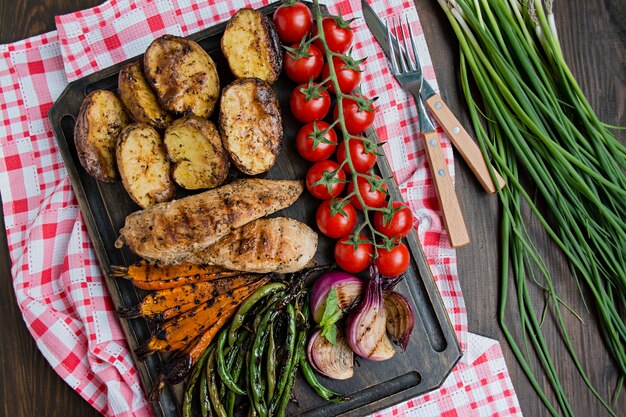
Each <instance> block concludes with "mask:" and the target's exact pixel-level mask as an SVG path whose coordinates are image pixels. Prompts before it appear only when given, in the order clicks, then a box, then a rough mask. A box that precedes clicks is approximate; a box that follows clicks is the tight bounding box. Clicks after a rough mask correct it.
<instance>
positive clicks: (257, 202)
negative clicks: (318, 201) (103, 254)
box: [115, 179, 303, 264]
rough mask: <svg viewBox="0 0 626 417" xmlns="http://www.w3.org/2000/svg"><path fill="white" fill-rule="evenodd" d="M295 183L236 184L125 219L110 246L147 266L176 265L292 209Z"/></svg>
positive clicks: (297, 191) (296, 194) (297, 184)
mask: <svg viewBox="0 0 626 417" xmlns="http://www.w3.org/2000/svg"><path fill="white" fill-rule="evenodd" d="M302 191H303V185H302V182H301V181H277V180H264V179H242V180H238V181H234V182H232V183H230V184H227V185H224V186H222V187H219V188H215V189H212V190H209V191H205V192H203V193H200V194H196V195H193V196H189V197H185V198H181V199H180V200H174V201H170V202H167V203H160V204H156V205H154V206H152V207H149V208H147V209H144V210H141V211H138V212H135V213H132V214H130V215H129V216H128V217H127V218H126V223H125V225H124V227H123V228H122V229H121V230H120V237H119V238H118V240H117V242H116V243H115V245H116V247H118V248H120V247H122V246H123V245H124V244H126V245H127V246H128V247H129V248H130V250H132V251H133V252H134V253H136V254H137V255H139V256H141V257H142V258H145V259H147V260H149V261H156V262H159V263H163V264H176V263H179V262H180V261H182V260H185V259H187V258H189V257H190V256H191V255H192V254H194V253H196V252H199V251H201V250H203V249H205V248H207V247H209V246H210V245H212V244H213V243H215V242H217V241H218V240H220V239H221V238H222V237H224V236H226V235H228V234H229V233H230V232H231V231H232V230H234V229H236V228H238V227H241V226H243V225H245V224H247V223H249V222H251V221H253V220H256V219H259V218H261V217H263V216H267V215H268V214H271V213H274V212H276V211H278V210H281V209H283V208H285V207H289V206H290V205H291V204H293V203H294V202H295V201H296V200H297V199H298V197H299V196H300V194H301V193H302Z"/></svg>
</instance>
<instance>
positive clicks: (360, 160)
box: [337, 138, 376, 174]
mask: <svg viewBox="0 0 626 417" xmlns="http://www.w3.org/2000/svg"><path fill="white" fill-rule="evenodd" d="M363 139H364V140H367V139H365V138H363ZM349 149H350V159H351V160H352V166H353V167H354V169H355V170H356V172H360V173H361V174H364V173H366V172H367V171H369V170H370V169H372V167H373V166H374V165H376V154H375V153H374V150H372V152H371V153H369V152H366V150H365V145H364V144H363V141H361V140H359V139H355V138H351V139H350V141H349ZM345 159H346V141H342V142H341V143H340V144H339V147H338V148H337V162H338V163H339V164H340V165H341V163H342V162H343V161H345ZM343 170H344V171H345V173H346V174H350V173H351V172H350V166H349V165H348V164H346V165H344V166H343Z"/></svg>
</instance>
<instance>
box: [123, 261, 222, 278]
mask: <svg viewBox="0 0 626 417" xmlns="http://www.w3.org/2000/svg"><path fill="white" fill-rule="evenodd" d="M225 271H226V270H225V269H224V268H222V267H219V266H203V265H193V264H188V263H182V264H180V265H162V266H159V265H154V264H151V263H149V262H147V261H139V262H136V263H134V264H132V265H131V266H117V265H113V266H111V276H113V277H120V278H127V279H130V280H133V281H165V280H170V279H173V278H178V277H189V276H192V275H201V274H215V273H218V272H225Z"/></svg>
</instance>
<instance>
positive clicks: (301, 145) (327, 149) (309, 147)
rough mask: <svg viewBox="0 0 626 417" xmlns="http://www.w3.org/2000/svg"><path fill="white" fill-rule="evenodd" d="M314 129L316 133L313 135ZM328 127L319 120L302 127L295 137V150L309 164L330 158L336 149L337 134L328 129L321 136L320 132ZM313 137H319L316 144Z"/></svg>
mask: <svg viewBox="0 0 626 417" xmlns="http://www.w3.org/2000/svg"><path fill="white" fill-rule="evenodd" d="M315 127H317V133H315ZM329 127H330V125H329V124H328V123H326V122H323V121H321V120H316V121H314V122H311V123H307V124H305V125H304V126H302V127H301V128H300V130H299V131H298V134H297V135H296V148H297V149H298V153H299V154H300V156H302V157H303V158H304V159H306V160H307V161H311V162H317V161H322V160H324V159H328V158H330V156H331V155H332V154H333V152H335V148H337V134H336V133H335V130H334V129H330V130H328V131H327V132H326V133H325V134H324V135H323V136H322V132H323V131H324V130H326V129H328V128H329ZM315 136H319V137H320V139H319V140H318V141H317V144H316V143H315V139H314V138H315ZM322 139H324V140H322ZM326 141H329V142H332V143H327V142H326Z"/></svg>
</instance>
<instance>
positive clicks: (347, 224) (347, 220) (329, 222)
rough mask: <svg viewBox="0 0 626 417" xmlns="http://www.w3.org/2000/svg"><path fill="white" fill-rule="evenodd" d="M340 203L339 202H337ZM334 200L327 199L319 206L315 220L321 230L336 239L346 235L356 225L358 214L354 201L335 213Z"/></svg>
mask: <svg viewBox="0 0 626 417" xmlns="http://www.w3.org/2000/svg"><path fill="white" fill-rule="evenodd" d="M335 204H339V202H338V201H337V202H335ZM333 208H334V207H333V200H326V201H324V202H323V203H322V204H320V206H319V207H318V208H317V213H316V214H315V220H316V223H317V227H318V228H319V229H320V232H322V233H324V234H325V235H326V236H328V237H332V238H334V239H337V238H340V237H343V236H346V235H347V234H348V233H350V232H351V231H352V229H353V228H354V226H356V221H357V214H356V210H355V208H354V206H353V205H352V203H348V204H346V205H344V206H343V207H340V209H339V210H337V211H336V213H335V214H333Z"/></svg>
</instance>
